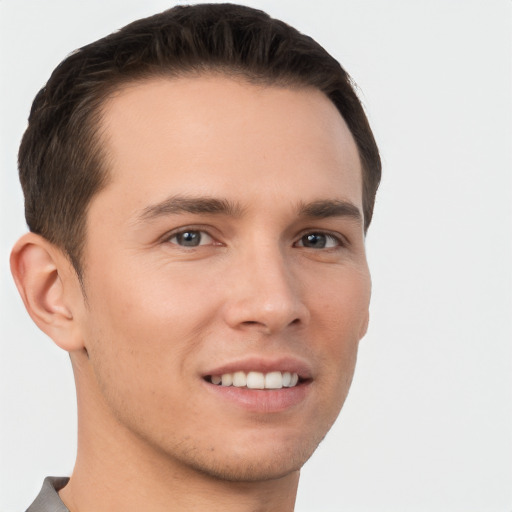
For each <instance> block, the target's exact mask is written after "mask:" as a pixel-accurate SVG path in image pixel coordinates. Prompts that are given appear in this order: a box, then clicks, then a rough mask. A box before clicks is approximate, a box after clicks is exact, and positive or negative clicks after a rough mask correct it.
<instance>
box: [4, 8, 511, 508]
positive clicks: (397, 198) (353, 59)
mask: <svg viewBox="0 0 512 512" xmlns="http://www.w3.org/2000/svg"><path fill="white" fill-rule="evenodd" d="M244 3H245V2H244ZM247 3H248V4H250V5H252V6H255V7H260V8H263V9H264V10H266V11H268V12H269V13H270V14H272V15H274V16H276V17H278V18H282V19H284V20H285V21H287V22H289V23H290V24H292V25H294V26H296V27H297V28H298V29H300V30H302V31H304V32H306V33H308V34H310V35H312V36H313V37H314V38H315V39H317V40H318V41H319V42H320V43H321V44H322V45H323V46H325V47H326V48H327V49H328V50H329V51H330V52H331V53H332V54H333V55H334V56H335V57H337V58H338V59H339V60H340V62H341V63H342V65H343V66H344V67H345V68H346V69H347V70H348V71H349V73H351V74H352V76H353V77H354V79H355V80H356V82H357V83H358V84H359V86H360V88H361V90H362V93H361V98H362V100H363V102H364V104H365V106H366V108H367V111H368V114H369V118H370V122H371V123H372V125H373V127H374V131H375V135H376V138H377V141H378V143H379V145H380V148H381V152H382V157H383V163H384V177H383V183H382V187H381V190H380V194H379V197H378V201H377V206H376V212H375V220H374V224H373V225H372V226H371V228H370V232H369V235H368V251H369V259H370V264H371V268H372V274H373V284H374V291H373V299H372V307H371V312H372V320H371V326H370V330H369V333H368V335H367V337H366V338H365V340H364V341H363V342H362V346H361V351H360V358H359V363H358V368H357V371H356V376H355V379H354V384H353V388H352V390H351V393H350V395H349V398H348V400H347V403H346V405H345V408H344V410H343V412H342V415H341V417H340V419H339V421H338V423H337V424H336V426H335V428H334V429H333V430H332V431H331V433H330V434H329V435H328V437H327V439H326V440H325V442H324V443H323V444H322V445H321V447H320V448H319V450H318V451H317V453H316V454H315V455H314V456H313V458H312V459H311V461H310V462H308V464H306V466H305V468H304V470H303V475H302V479H301V487H300V491H299V496H298V501H297V511H299V512H304V511H312V512H313V511H314V512H317V511H318V512H330V511H332V512H341V511H351V512H362V511H372V512H381V511H383V512H384V511H391V512H419V511H435V512H444V511H446V512H473V511H475V512H477V511H478V512H511V511H512V346H511V345H512V322H511V316H512V273H511V266H512V243H511V238H512V236H511V233H512V207H511V204H512V185H511V174H512V151H511V145H512V99H511V98H512V71H511V66H512V48H511V43H512V35H511V34H512V2H511V1H510V0H387V1H380V0H341V1H334V0H332V1H329V0H314V1H307V2H299V1H297V0H295V1H292V0H282V1H270V0H268V1H264V0H254V1H251V2H247ZM172 4H173V2H169V1H162V0H145V1H142V0H139V1H135V0H88V1H87V2H79V1H77V0H74V1H73V0H60V1H57V0H46V1H43V0H0V52H1V54H0V59H1V60H0V77H1V78H0V87H1V89H0V109H1V110H0V130H1V132H0V136H1V145H0V151H1V153H0V170H1V173H0V179H1V182H0V187H1V188H0V215H1V222H0V227H1V236H0V243H1V247H0V251H1V253H0V279H1V281H0V300H1V303H0V315H1V327H0V336H1V340H0V406H1V427H0V509H1V510H2V511H5V512H15V511H22V510H25V508H26V507H27V506H28V505H29V503H30V502H31V501H32V499H33V498H34V497H35V495H36V494H37V492H38V490H39V487H40V485H41V483H42V479H43V477H44V476H45V475H50V474H51V475H67V474H70V472H71V470H72V465H73V460H74V450H75V443H76V440H75V428H76V419H75V412H76V411H75V403H74V385H73V379H72V373H71V369H70V364H69V360H68V358H67V355H66V354H65V353H62V352H61V351H60V350H59V349H58V348H57V347H55V346H54V345H53V343H52V342H51V340H50V339H49V338H46V337H45V336H44V335H42V334H40V333H39V332H38V331H37V329H36V328H35V326H33V325H32V323H31V321H30V319H29V317H28V315H27V314H26V313H25V311H24V309H23V306H22V303H21V300H20V299H19V297H18V295H17V292H16V290H15V287H14V285H13V283H12V282H11V278H10V273H9V270H8V263H7V260H8V254H9V250H10V247H11V246H12V244H13V243H14V241H15V240H16V238H17V237H18V236H19V235H21V234H22V233H23V232H24V230H25V224H24V218H23V207H22V204H23V201H22V196H21V191H20V187H19V185H18V182H17V171H16V152H17V146H18V144H19V140H20V137H21V134H22V132H23V130H24V128H25V125H26V118H27V116H28V112H29V107H30V104H31V101H32V99H33V97H34V95H35V94H36V92H37V91H38V90H39V88H40V87H41V86H42V85H43V83H44V82H45V81H46V79H47V78H48V76H49V74H50V72H51V71H52V69H53V68H54V67H55V66H56V65H57V63H58V62H59V61H60V60H61V59H62V58H64V57H65V56H66V55H67V53H69V52H70V51H71V50H73V49H74V48H76V47H79V46H81V45H83V44H85V43H88V42H90V41H92V40H93V39H96V38H98V37H101V36H103V35H106V34H107V33H109V32H111V31H113V30H114V29H117V28H119V27H121V26H123V25H124V24H126V23H127V22H129V21H132V20H133V19H136V18H138V17H142V16H146V15H149V14H153V13H155V12H158V11H160V10H163V9H165V8H167V7H169V6H170V5H172Z"/></svg>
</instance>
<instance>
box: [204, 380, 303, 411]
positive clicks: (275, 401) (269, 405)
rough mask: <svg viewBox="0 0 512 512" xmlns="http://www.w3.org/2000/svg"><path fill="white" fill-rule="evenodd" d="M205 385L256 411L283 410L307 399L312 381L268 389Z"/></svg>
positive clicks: (236, 403) (212, 390)
mask: <svg viewBox="0 0 512 512" xmlns="http://www.w3.org/2000/svg"><path fill="white" fill-rule="evenodd" d="M205 385H206V386H208V389H209V390H210V391H211V392H212V393H215V394H216V395H217V396H218V397H220V398H222V399H224V400H227V401H229V402H231V403H232V404H234V405H236V406H238V407H241V408H243V409H245V410H247V411H250V412H256V413H276V412H282V411H286V410H287V409H290V408H292V407H294V406H297V405H299V404H300V403H301V402H303V401H304V400H305V399H306V397H307V394H308V392H309V388H310V382H303V383H301V384H299V385H298V386H294V387H293V388H281V389H268V390H263V389H248V388H237V387H235V386H220V385H217V384H211V383H209V382H206V381H205Z"/></svg>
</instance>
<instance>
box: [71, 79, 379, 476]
mask: <svg viewBox="0 0 512 512" xmlns="http://www.w3.org/2000/svg"><path fill="white" fill-rule="evenodd" d="M104 114H105V115H104V125H103V127H102V129H103V132H102V133H103V134H104V137H105V141H106V143H105V144H106V150H107V154H108V165H109V173H110V178H111V179H110V181H109V184H108V185H107V186H106V187H105V188H104V189H103V190H102V191H101V192H99V193H98V195H97V196H96V197H95V198H94V199H93V201H92V202H91V205H90V209H89V212H88V229H87V242H86V248H85V252H84V261H85V272H84V279H85V291H86V295H87V303H86V304H84V307H83V310H82V311H81V313H80V315H78V316H77V319H78V321H79V325H80V329H81V332H82V337H83V343H84V345H85V348H86V349H87V352H88V356H89V357H88V360H87V365H88V367H89V369H90V377H89V380H88V382H87V386H90V387H95V388H96V389H97V391H98V394H99V396H101V400H102V401H103V402H104V405H105V407H104V413H103V414H104V415H109V416H111V417H114V418H116V422H117V425H118V428H119V429H122V430H123V431H124V432H128V433H129V434H130V435H133V437H134V438H137V439H138V440H139V442H141V443H142V445H143V446H145V447H146V448H147V450H148V453H149V452H150V451H151V450H153V451H154V452H155V453H156V452H158V453H159V454H164V456H165V457H166V458H167V459H168V460H169V462H172V463H173V464H176V465H181V466H183V467H188V468H189V469H190V468H192V469H193V470H198V471H201V472H205V473H207V474H210V475H216V476H219V477H222V478H226V479H233V480H240V479H245V480H258V479H263V478H275V477H278V476H282V475H286V474H288V473H289V472H291V471H294V470H297V469H298V468H300V467H301V465H302V464H303V463H304V462H305V460H306V459H307V458H308V457H309V456H310V455H311V453H312V452H313V451H314V449H315V448H316V446H317V445H318V443H319V442H320V441H321V439H322V438H323V437H324V436H325V434H326V432H327V431H328V430H329V428H330V426H331V425H332V423H333V421H334V420H335V418H336V417H337V415H338V413H339V411H340V409H341V406H342V404H343V402H344V400H345V397H346V395H347V392H348V389H349V386H350V382H351V379H352V375H353V371H354V365H355V361H356V353H357V347H358V342H359V340H360V338H361V337H362V336H363V334H364V333H365V331H366V326H367V321H368V304H369V298H370V278H369V273H368V268H367V262H366V257H365V248H364V234H363V219H362V214H361V211H362V184H361V167H360V163H359V159H358V154H357V149H356V146H355V143H354V141H353V139H352V137H351V134H350V132H349V130H348V128H347V126H346V125H345V123H344V121H343V119H342V118H341V116H340V115H339V113H338V112H337V110H336V108H335V107H334V106H333V105H332V104H331V102H330V101H329V100H328V99H327V98H326V97H325V96H324V95H323V94H322V93H320V92H319V91H316V90H312V89H293V90H292V89H285V88H279V87H263V86H256V85H251V84H248V83H245V82H241V81H235V80H232V79H230V78H226V77H221V76H203V77H200V78H197V77H195V78H180V79H169V80H165V79H158V80H157V79H155V80H153V81H148V82H144V83H138V84H134V85H131V86H127V87H125V88H124V89H123V90H122V91H120V92H119V93H118V94H117V95H116V96H115V97H114V98H112V99H111V100H110V101H109V102H108V104H107V105H106V106H105V112H104ZM85 374H87V372H85ZM83 378H85V377H83ZM262 388H263V389H262ZM127 449H129V447H127Z"/></svg>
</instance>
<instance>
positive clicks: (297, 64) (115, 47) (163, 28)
mask: <svg viewBox="0 0 512 512" xmlns="http://www.w3.org/2000/svg"><path fill="white" fill-rule="evenodd" d="M208 71H219V72H222V73H225V74H227V75H235V76H240V77H243V78H245V79H247V80H249V81H253V82H254V81H255V82H262V83H265V84H270V85H273V84H275V85H282V86H306V87H314V88H316V89H319V90H321V91H322V92H323V93H324V94H325V95H326V96H327V97H328V98H330V100H331V101H332V102H333V103H334V105H335V106H336V108H337V109H338V111H339V112H340V114H341V115H342V117H343V118H344V120H345V122H346V123H347V125H348V127H349V129H350V131H351V133H352V136H353V137H354V140H355V142H356V145H357V147H358V151H359V157H360V159H361V165H362V169H363V210H364V212H363V213H364V220H365V229H366V228H368V226H369V224H370V221H371V218H372V213H373V205H374V201H375V194H376V191H377V188H378V185H379V181H380V175H381V162H380V157H379V151H378V149H377V145H376V143H375V140H374V137H373V134H372V131H371V129H370V126H369V124H368V120H367V118H366V115H365V113H364V110H363V108H362V106H361V103H360V102H359V100H358V98H357V95H356V93H355V92H354V87H353V84H352V81H351V79H350V77H349V75H348V74H347V73H346V72H345V70H344V69H343V68H342V67H341V66H340V64H339V63H338V62H337V61H336V60H335V59H334V58H333V57H331V56H330V55H329V54H328V53H327V52H326V51H325V50H324V49H323V48H322V47H321V46H320V45H319V44H318V43H316V42H315V41H314V40H313V39H311V38H310V37H308V36H306V35H303V34H301V33H300V32H298V31H297V30H295V29H294V28H292V27H290V26H289V25H287V24H285V23H283V22H281V21H279V20H276V19H273V18H271V17H270V16H268V15H267V14H265V13H264V12H262V11H259V10H256V9H252V8H249V7H243V6H239V5H233V4H202V5H194V6H176V7H174V8H172V9H169V10H167V11H164V12H162V13H160V14H157V15H155V16H151V17H149V18H145V19H141V20H138V21H135V22H133V23H131V24H129V25H127V26H126V27H124V28H123V29H121V30H119V31H118V32H115V33H113V34H110V35H109V36H107V37H104V38H102V39H100V40H98V41H96V42H94V43H91V44H89V45H87V46H84V47H83V48H80V49H79V50H77V51H75V52H74V53H72V54H71V55H70V56H69V57H67V58H66V59H65V60H64V61H63V62H61V63H60V64H59V66H58V67H57V68H56V69H55V70H54V72H53V73H52V75H51V77H50V79H49V80H48V83H47V84H46V85H45V86H44V87H43V88H42V89H41V90H40V91H39V93H38V94H37V96H36V98H35V100H34V102H33V104H32V109H31V112H30V116H29V125H28V128H27V130H26V132H25V134H24V136H23V139H22V142H21V146H20V151H19V160H18V162H19V171H20V180H21V184H22V187H23V192H24V195H25V217H26V220H27V224H28V226H29V228H30V230H31V231H33V232H35V233H38V234H40V235H42V236H44V237H45V238H47V239H48V240H49V241H50V242H52V243H54V244H56V245H57V246H59V247H61V248H62V249H63V250H65V252H66V253H67V255H68V256H69V258H70V260H71V262H72V263H73V265H74V267H75V269H76V271H77V274H78V276H79V277H81V275H82V274H81V273H82V263H83V262H81V252H82V248H83V244H84V242H85V237H86V217H87V207H88V205H89V203H90V201H91V198H92V197H93V196H94V194H96V193H97V192H98V191H99V190H100V189H101V188H102V186H104V184H105V183H106V180H107V179H108V172H107V169H106V167H107V166H106V161H105V158H103V157H104V155H102V145H101V137H100V134H99V133H98V126H99V124H100V118H101V106H102V104H103V102H104V101H105V99H106V98H107V97H108V96H109V95H110V94H112V92H113V91H115V90H116V88H119V87H120V86H121V85H122V84H124V83H126V82H131V81H136V80H141V79H146V78H150V77H155V76H181V75H185V74H189V73H197V72H199V73H201V72H208Z"/></svg>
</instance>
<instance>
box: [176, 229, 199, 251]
mask: <svg viewBox="0 0 512 512" xmlns="http://www.w3.org/2000/svg"><path fill="white" fill-rule="evenodd" d="M200 241H201V235H200V234H199V232H198V231H185V232H184V233H180V234H179V235H178V242H179V243H180V245H185V246H187V247H195V246H197V245H199V242H200Z"/></svg>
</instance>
